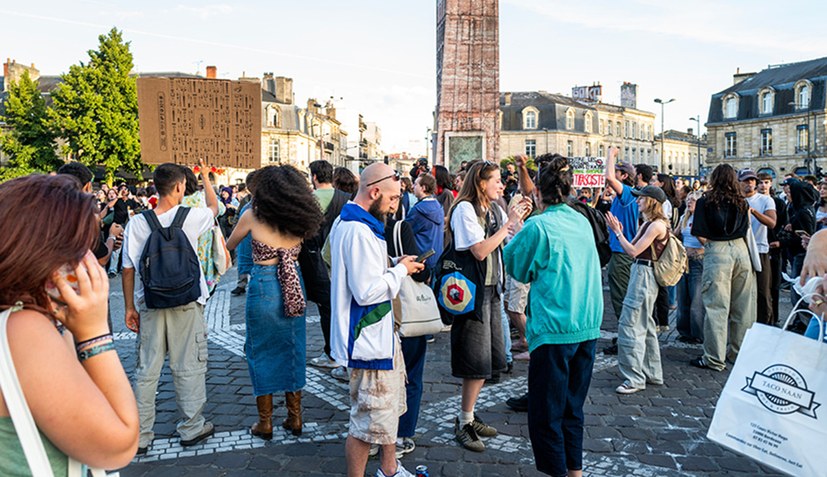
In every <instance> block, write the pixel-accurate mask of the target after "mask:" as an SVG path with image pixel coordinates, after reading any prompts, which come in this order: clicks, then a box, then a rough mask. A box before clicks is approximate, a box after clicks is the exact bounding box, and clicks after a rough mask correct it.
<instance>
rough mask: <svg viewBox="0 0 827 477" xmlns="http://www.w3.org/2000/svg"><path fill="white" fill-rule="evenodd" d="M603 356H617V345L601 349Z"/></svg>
mask: <svg viewBox="0 0 827 477" xmlns="http://www.w3.org/2000/svg"><path fill="white" fill-rule="evenodd" d="M603 354H610V355H616V354H617V345H616V344H613V345H611V346H606V347H605V348H603Z"/></svg>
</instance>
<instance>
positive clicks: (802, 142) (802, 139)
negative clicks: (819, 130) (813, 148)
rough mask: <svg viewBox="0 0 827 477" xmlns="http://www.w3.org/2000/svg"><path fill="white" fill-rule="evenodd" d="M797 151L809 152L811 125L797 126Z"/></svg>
mask: <svg viewBox="0 0 827 477" xmlns="http://www.w3.org/2000/svg"><path fill="white" fill-rule="evenodd" d="M796 133H797V134H796V143H795V152H807V151H809V150H810V127H809V126H808V125H806V124H799V125H798V126H797V127H796Z"/></svg>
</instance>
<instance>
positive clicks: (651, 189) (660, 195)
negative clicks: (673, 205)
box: [632, 185, 666, 204]
mask: <svg viewBox="0 0 827 477" xmlns="http://www.w3.org/2000/svg"><path fill="white" fill-rule="evenodd" d="M632 195H634V196H636V197H651V198H653V199H655V200H656V201H658V202H660V203H661V204H662V203H664V202H666V192H664V191H663V189H661V188H660V187H658V186H653V185H648V186H646V187H644V188H643V189H640V190H635V189H632Z"/></svg>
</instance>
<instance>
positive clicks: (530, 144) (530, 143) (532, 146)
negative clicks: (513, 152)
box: [525, 139, 537, 157]
mask: <svg viewBox="0 0 827 477" xmlns="http://www.w3.org/2000/svg"><path fill="white" fill-rule="evenodd" d="M525 155H526V156H528V157H534V156H536V155H537V141H536V140H534V139H526V140H525Z"/></svg>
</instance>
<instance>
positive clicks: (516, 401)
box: [505, 393, 528, 412]
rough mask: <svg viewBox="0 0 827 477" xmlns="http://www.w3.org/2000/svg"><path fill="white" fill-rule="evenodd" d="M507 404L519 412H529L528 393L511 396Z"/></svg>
mask: <svg viewBox="0 0 827 477" xmlns="http://www.w3.org/2000/svg"><path fill="white" fill-rule="evenodd" d="M505 405H506V406H508V407H510V408H511V409H512V410H514V411H517V412H528V393H525V394H523V395H522V396H520V397H516V398H509V399H508V400H506V401H505Z"/></svg>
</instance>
